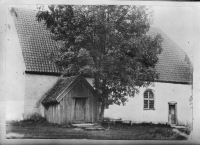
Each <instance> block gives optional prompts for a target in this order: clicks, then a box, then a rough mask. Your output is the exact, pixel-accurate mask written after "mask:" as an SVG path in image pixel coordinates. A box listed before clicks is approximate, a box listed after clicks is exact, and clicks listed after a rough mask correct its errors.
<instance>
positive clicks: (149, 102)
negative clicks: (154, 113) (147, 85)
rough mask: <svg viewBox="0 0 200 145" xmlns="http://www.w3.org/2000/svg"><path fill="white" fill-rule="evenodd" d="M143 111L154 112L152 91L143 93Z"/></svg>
mask: <svg viewBox="0 0 200 145" xmlns="http://www.w3.org/2000/svg"><path fill="white" fill-rule="evenodd" d="M144 109H145V110H146V109H149V110H154V93H153V91H152V90H146V91H145V92H144Z"/></svg>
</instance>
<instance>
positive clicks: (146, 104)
mask: <svg viewBox="0 0 200 145" xmlns="http://www.w3.org/2000/svg"><path fill="white" fill-rule="evenodd" d="M144 108H146V109H148V100H144Z"/></svg>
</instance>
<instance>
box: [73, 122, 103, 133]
mask: <svg viewBox="0 0 200 145" xmlns="http://www.w3.org/2000/svg"><path fill="white" fill-rule="evenodd" d="M72 126H74V127H76V130H79V129H80V130H82V129H83V130H87V131H102V130H106V129H105V128H104V127H102V126H100V125H96V124H91V123H86V124H72ZM78 128H79V129H78Z"/></svg>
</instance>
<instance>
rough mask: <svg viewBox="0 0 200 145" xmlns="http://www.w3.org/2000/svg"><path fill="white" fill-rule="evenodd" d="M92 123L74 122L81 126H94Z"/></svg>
mask: <svg viewBox="0 0 200 145" xmlns="http://www.w3.org/2000/svg"><path fill="white" fill-rule="evenodd" d="M92 125H94V124H92V123H81V124H72V126H76V127H81V126H92Z"/></svg>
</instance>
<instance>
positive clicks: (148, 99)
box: [143, 89, 155, 110]
mask: <svg viewBox="0 0 200 145" xmlns="http://www.w3.org/2000/svg"><path fill="white" fill-rule="evenodd" d="M147 91H148V98H145V97H144V95H145V93H146V92H147ZM149 91H151V92H152V94H153V99H152V98H149ZM145 100H147V101H148V108H145V107H144V106H145V104H144V101H145ZM150 100H153V108H149V106H150ZM143 110H155V92H154V90H152V89H146V90H145V91H144V93H143Z"/></svg>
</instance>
